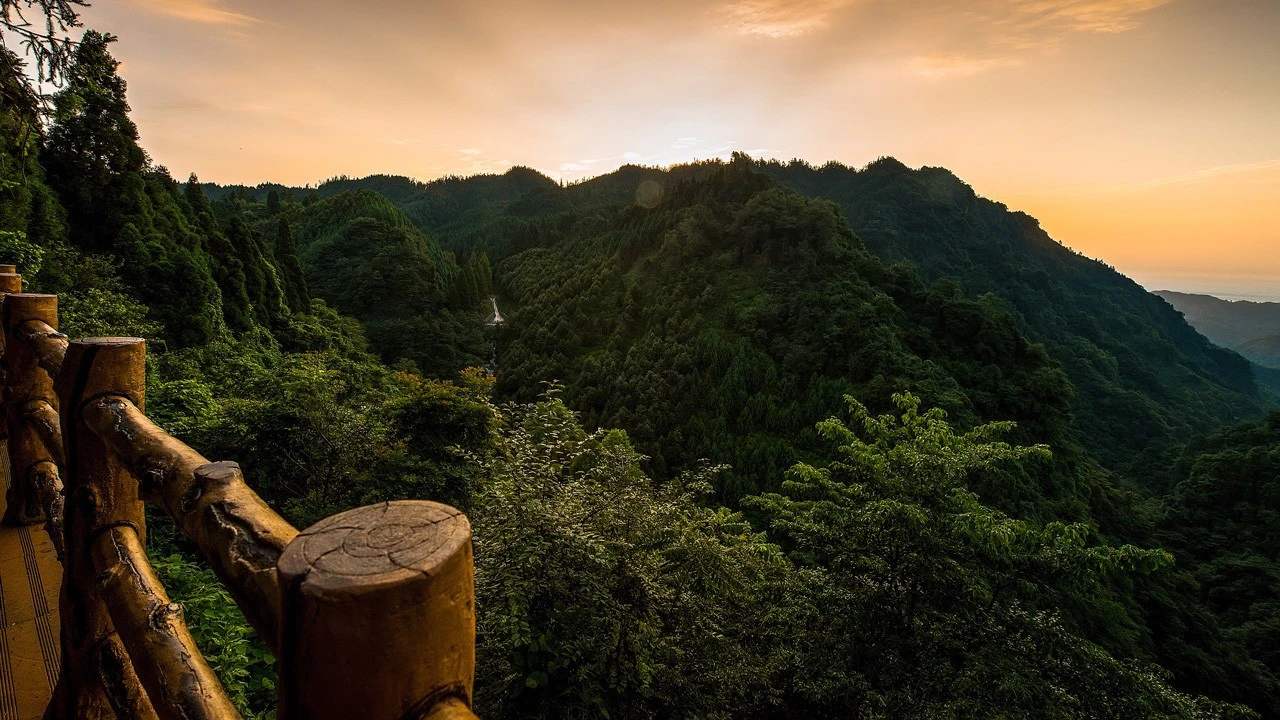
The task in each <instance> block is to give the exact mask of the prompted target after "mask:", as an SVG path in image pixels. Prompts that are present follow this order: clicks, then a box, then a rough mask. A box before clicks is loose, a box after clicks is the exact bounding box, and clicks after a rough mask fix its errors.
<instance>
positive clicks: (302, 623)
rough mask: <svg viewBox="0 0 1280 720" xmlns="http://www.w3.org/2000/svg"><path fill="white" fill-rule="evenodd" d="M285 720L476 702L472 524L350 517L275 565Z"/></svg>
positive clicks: (375, 511) (384, 515) (441, 509)
mask: <svg viewBox="0 0 1280 720" xmlns="http://www.w3.org/2000/svg"><path fill="white" fill-rule="evenodd" d="M276 569H277V572H278V573H279V577H280V589H281V593H282V595H283V598H282V600H283V602H282V610H281V616H282V617H281V637H280V648H281V652H280V662H281V667H280V680H281V684H280V718H281V719H282V720H289V719H292V718H303V717H306V718H316V719H319V720H323V719H325V718H348V717H360V718H363V719H364V720H382V719H383V718H385V719H386V720H393V719H395V720H398V719H399V718H403V717H407V716H410V714H411V713H413V712H419V713H420V712H425V711H426V710H428V709H429V708H430V707H432V706H433V705H434V704H435V703H436V702H439V701H440V700H442V699H444V698H447V697H451V696H453V697H460V698H462V699H463V700H464V701H465V702H468V703H469V702H470V697H471V682H472V675H473V673H474V669H475V603H474V588H473V579H472V560H471V526H470V524H469V523H468V522H467V518H466V516H465V515H463V514H462V513H461V512H459V511H458V510H455V509H453V508H451V507H449V506H447V505H441V504H440V503H434V502H428V501H421V500H402V501H397V502H388V503H383V504H381V505H369V506H366V507H361V508H356V509H354V510H348V511H347V512H344V513H340V514H338V515H335V516H333V517H330V518H327V519H325V520H322V521H320V522H319V523H316V524H315V525H313V526H311V527H310V528H308V529H306V530H304V531H303V532H302V533H301V534H299V535H298V537H297V538H295V539H294V540H293V542H291V543H290V544H289V545H288V547H286V548H285V551H284V553H283V554H282V555H281V556H280V560H279V562H278V563H277V565H276Z"/></svg>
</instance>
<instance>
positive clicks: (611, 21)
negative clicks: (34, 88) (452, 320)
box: [85, 0, 1280, 298]
mask: <svg viewBox="0 0 1280 720" xmlns="http://www.w3.org/2000/svg"><path fill="white" fill-rule="evenodd" d="M85 20H86V25H87V26H90V27H94V28H96V29H101V30H105V31H109V32H113V33H115V34H116V35H119V36H120V42H119V44H118V45H117V46H116V49H115V52H116V55H117V57H119V58H120V59H121V60H122V61H124V65H123V68H122V73H123V75H124V76H125V78H126V79H127V80H128V81H129V94H130V99H131V102H132V105H133V109H134V117H135V119H136V120H137V121H138V124H139V126H140V128H141V131H142V137H143V144H144V145H145V146H146V147H147V148H148V149H149V151H150V152H151V154H152V156H153V158H154V159H155V161H156V162H158V163H162V164H164V165H166V166H168V167H169V168H170V170H171V171H172V172H173V173H174V174H175V175H185V174H186V173H188V172H191V171H195V172H197V173H198V174H199V175H200V176H201V178H203V179H206V180H213V181H219V182H243V183H250V184H253V183H257V182H260V181H264V180H275V181H279V182H285V183H296V184H302V183H308V182H310V183H315V182H317V181H320V180H322V179H324V178H326V177H329V176H332V175H337V174H347V175H363V174H368V173H374V172H384V173H395V174H404V175H409V176H412V177H415V178H419V179H424V180H425V179H431V178H434V177H438V176H440V175H444V174H451V173H452V174H471V173H478V172H499V171H502V170H505V169H506V168H507V167H509V166H511V165H513V164H523V165H529V166H532V167H535V168H537V169H539V170H541V171H543V172H545V173H547V174H548V175H550V176H552V177H553V178H557V179H561V178H562V179H565V180H573V179H578V178H582V177H588V176H592V175H597V174H600V173H604V172H608V171H609V170H612V169H614V168H616V167H617V166H618V165H621V164H623V163H626V162H635V163H642V164H670V163H674V162H681V161H685V160H691V159H694V158H707V157H714V156H727V155H728V153H730V152H732V151H733V150H743V151H746V152H748V153H750V154H752V155H759V156H767V157H778V158H783V159H789V158H793V157H799V158H804V159H807V160H809V161H812V162H815V163H821V162H824V161H826V160H831V159H834V160H839V161H841V162H844V163H847V164H850V165H856V166H861V165H864V164H866V163H867V162H869V161H871V160H874V159H875V158H876V157H879V156H882V155H893V156H895V157H897V158H899V159H900V160H902V161H903V162H905V163H907V164H908V165H912V166H918V165H942V166H946V167H948V168H950V169H952V170H953V171H954V172H955V173H956V174H957V175H959V176H960V177H961V178H963V179H965V180H966V181H968V182H969V183H970V184H972V185H973V187H974V188H975V189H976V190H977V191H978V192H979V193H980V194H982V195H986V196H988V197H991V198H994V199H997V200H1000V201H1002V202H1005V203H1007V204H1008V205H1009V206H1010V207H1013V208H1016V209H1021V210H1026V211H1027V212H1029V213H1031V214H1032V215H1035V216H1036V217H1038V218H1040V219H1041V221H1042V223H1043V224H1044V226H1045V227H1046V228H1047V229H1048V231H1049V232H1050V233H1051V234H1052V235H1053V236H1054V237H1055V238H1057V239H1058V240H1059V241H1061V242H1063V243H1064V244H1066V245H1069V246H1071V247H1073V248H1076V249H1077V250H1080V251H1082V252H1084V253H1086V254H1088V255H1090V256H1093V257H1099V258H1102V259H1104V260H1106V261H1107V262H1109V263H1111V264H1113V265H1115V266H1117V267H1118V268H1119V269H1120V270H1122V271H1124V272H1126V273H1127V274H1130V275H1132V276H1133V277H1135V278H1136V279H1138V280H1139V281H1140V282H1143V283H1144V284H1145V285H1147V286H1148V287H1151V288H1153V289H1154V288H1156V287H1173V288H1176V289H1186V290H1200V291H1212V292H1218V293H1235V294H1256V295H1263V296H1269V297H1275V298H1280V41H1278V40H1277V38H1280V2H1277V1H1276V0H1239V1H1237V0H938V1H936V2H923V1H922V2H898V1H894V0H799V1H797V2H784V1H782V0H635V1H633V2H581V1H580V0H575V1H568V0H551V1H548V2H531V1H529V0H523V1H513V0H489V1H488V2H436V1H432V0H385V1H377V0H374V1H371V2H365V3H350V2H338V1H337V0H272V1H271V2H249V1H248V0H97V2H96V3H95V6H94V7H93V8H92V9H91V10H89V11H88V12H86V13H85Z"/></svg>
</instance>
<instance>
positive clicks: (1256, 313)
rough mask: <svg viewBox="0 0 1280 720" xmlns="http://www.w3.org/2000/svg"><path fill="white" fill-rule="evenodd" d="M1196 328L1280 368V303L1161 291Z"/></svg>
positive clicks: (1268, 364)
mask: <svg viewBox="0 0 1280 720" xmlns="http://www.w3.org/2000/svg"><path fill="white" fill-rule="evenodd" d="M1155 294H1156V295H1159V296H1160V297H1162V298H1164V299H1165V300H1167V301H1169V304H1170V305H1173V306H1174V307H1175V308H1177V310H1178V312H1180V313H1182V315H1183V316H1184V317H1185V318H1186V319H1187V322H1189V323H1191V324H1192V325H1193V326H1194V327H1195V328H1196V330H1199V331H1200V332H1202V333H1204V336H1205V337H1207V338H1209V339H1210V340H1212V341H1214V342H1215V343H1217V344H1219V345H1221V346H1223V347H1226V348H1231V349H1232V350H1235V351H1237V352H1239V353H1240V354H1241V355H1243V356H1245V357H1247V358H1249V359H1250V360H1252V361H1254V362H1256V363H1258V364H1259V365H1263V366H1266V367H1270V368H1280V303H1274V302H1252V301H1249V300H1222V299H1221V298H1216V297H1213V296H1212V295H1198V294H1195V293H1180V292H1174V291H1172V290H1159V291H1156V293H1155Z"/></svg>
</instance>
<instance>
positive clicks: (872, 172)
mask: <svg viewBox="0 0 1280 720" xmlns="http://www.w3.org/2000/svg"><path fill="white" fill-rule="evenodd" d="M758 166H759V167H760V169H761V171H763V172H765V173H767V174H769V175H770V176H771V177H775V178H777V179H778V180H779V181H780V182H782V183H784V184H786V185H787V186H789V187H793V188H795V189H797V190H798V191H800V192H803V193H805V194H808V195H812V196H815V197H825V198H829V199H831V200H832V201H833V202H835V203H836V204H837V205H839V207H840V208H841V210H842V211H843V212H844V214H845V217H846V218H847V219H848V222H849V225H850V227H851V228H852V229H853V230H854V232H856V233H857V234H858V236H859V237H860V238H862V239H863V241H864V242H865V243H866V244H867V246H868V247H869V248H871V249H872V250H873V251H874V252H875V253H876V254H878V255H880V256H881V257H884V258H885V259H886V260H906V261H909V262H911V263H912V264H913V265H915V266H916V267H918V268H919V269H920V270H921V272H922V273H923V274H924V275H925V277H927V278H930V279H939V278H951V279H955V280H956V281H957V282H959V283H960V284H961V286H962V287H964V288H965V290H967V291H968V292H970V293H972V294H975V295H983V294H988V293H990V294H992V295H995V296H997V297H999V298H1001V299H1002V300H1003V301H1004V302H1005V303H1006V304H1007V305H1008V307H1009V308H1010V309H1011V311H1013V312H1014V313H1015V314H1016V316H1017V317H1018V321H1019V328H1020V329H1022V330H1023V332H1025V333H1026V334H1027V336H1028V337H1030V338H1032V339H1033V340H1036V341H1039V342H1042V343H1044V345H1045V348H1046V349H1047V350H1048V352H1049V354H1050V355H1051V356H1052V357H1053V358H1054V359H1055V360H1057V361H1058V362H1059V363H1060V364H1061V366H1062V368H1063V370H1064V371H1065V372H1066V373H1067V376H1068V377H1070V378H1071V382H1072V384H1073V385H1074V386H1075V388H1076V391H1077V397H1076V400H1075V405H1074V410H1075V412H1074V415H1075V420H1076V425H1077V428H1078V430H1079V436H1080V437H1081V438H1082V439H1084V442H1086V443H1087V444H1088V445H1089V446H1090V448H1091V449H1092V450H1094V452H1096V453H1097V455H1098V457H1099V458H1100V459H1101V460H1102V461H1103V462H1104V463H1105V464H1107V465H1108V466H1110V467H1113V468H1117V469H1122V470H1126V471H1129V472H1134V473H1137V472H1140V471H1144V470H1146V469H1149V466H1150V464H1151V461H1152V460H1153V459H1156V458H1158V457H1160V455H1159V453H1160V452H1162V451H1164V450H1166V449H1171V448H1174V447H1176V446H1177V445H1179V444H1180V443H1181V442H1183V441H1184V440H1185V439H1186V438H1187V437H1188V436H1192V435H1195V434H1198V433H1201V432H1205V431H1207V430H1210V429H1212V428H1214V427H1217V426H1219V425H1221V424H1222V423H1226V422H1236V421H1239V420H1242V419H1245V418H1248V417H1252V416H1256V415H1258V413H1259V412H1260V409H1261V407H1262V404H1261V402H1260V400H1261V397H1260V393H1259V390H1258V388H1257V384H1256V382H1255V378H1254V376H1253V373H1252V370H1251V368H1250V366H1249V364H1248V363H1247V362H1245V361H1244V360H1242V359H1241V358H1240V357H1239V356H1237V355H1235V354H1234V353H1230V352H1225V351H1223V350H1221V349H1219V348H1217V347H1215V346H1214V345H1212V344H1211V343H1209V342H1206V340H1205V338H1204V337H1202V336H1201V335H1200V334H1199V333H1197V332H1196V331H1195V330H1194V329H1193V328H1192V327H1191V326H1189V325H1188V324H1187V323H1186V322H1184V321H1183V319H1182V318H1181V317H1179V315H1178V313H1177V312H1175V311H1173V309H1172V308H1170V307H1169V306H1168V304H1167V303H1164V302H1162V301H1161V300H1160V299H1159V298H1157V297H1155V296H1153V295H1151V294H1150V293H1148V292H1146V291H1145V290H1144V289H1143V288H1142V287H1141V286H1139V285H1138V284H1137V283H1135V282H1133V281H1132V280H1130V279H1129V278H1127V277H1125V276H1123V275H1121V274H1120V273H1118V272H1116V271H1115V270H1114V269H1112V268H1110V267H1108V266H1107V265H1105V264H1103V263H1101V262H1098V261H1096V260H1092V259H1089V258H1086V257H1084V256H1082V255H1080V254H1078V253H1076V252H1073V251H1071V250H1069V249H1067V248H1065V247H1063V246H1062V245H1060V244H1059V243H1057V242H1055V241H1054V240H1053V239H1052V238H1050V237H1049V235H1048V234H1046V233H1045V232H1044V230H1043V229H1042V228H1041V227H1040V225H1039V223H1038V222H1037V221H1036V220H1035V218H1032V217H1030V216H1028V215H1026V214H1024V213H1020V212H1011V211H1009V210H1008V209H1007V208H1006V207H1005V206H1004V205H1002V204H1000V203H997V202H993V201H990V200H987V199H985V198H982V197H980V196H978V195H977V194H975V193H974V191H973V189H972V188H970V187H969V186H968V185H966V184H965V183H963V182H962V181H960V180H959V179H958V178H956V177H955V176H954V175H952V174H951V173H950V172H948V171H947V170H945V169H942V168H928V167H926V168H920V169H918V170H912V169H910V168H907V167H906V166H904V165H902V164H901V163H899V162H897V161H896V160H893V159H883V160H880V161H877V162H874V163H872V164H870V165H868V166H867V167H866V168H864V169H862V170H855V169H852V168H848V167H845V166H842V165H839V164H835V163H831V164H827V165H824V166H822V167H819V168H815V167H811V166H808V165H805V164H803V163H789V164H782V163H777V162H760V163H758ZM1135 450H1139V451H1138V452H1136V453H1135Z"/></svg>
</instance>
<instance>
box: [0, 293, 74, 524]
mask: <svg viewBox="0 0 1280 720" xmlns="http://www.w3.org/2000/svg"><path fill="white" fill-rule="evenodd" d="M3 326H4V327H3V329H4V335H5V350H4V363H3V364H4V368H5V427H6V430H7V432H6V435H7V436H8V438H9V465H10V468H11V470H12V474H13V477H12V479H11V482H10V484H9V488H8V491H7V506H6V508H5V514H4V522H6V523H9V524H29V523H37V522H41V521H47V522H48V523H49V532H50V534H51V536H57V535H60V534H61V532H60V528H59V521H60V517H59V516H60V514H61V513H60V508H58V507H56V503H58V502H59V498H60V492H61V489H62V487H61V479H60V477H59V473H58V468H57V462H58V461H60V460H61V449H62V447H61V438H60V433H59V432H58V431H57V430H56V427H57V424H58V423H57V412H56V410H55V409H54V404H55V403H56V402H57V400H56V398H55V397H54V391H53V375H54V374H56V373H57V367H58V366H60V365H61V360H62V358H61V351H62V350H65V347H66V337H65V336H63V335H62V334H60V333H59V332H58V331H57V326H58V298H57V296H56V295H38V294H29V293H16V294H9V295H5V296H4V305H3Z"/></svg>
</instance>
